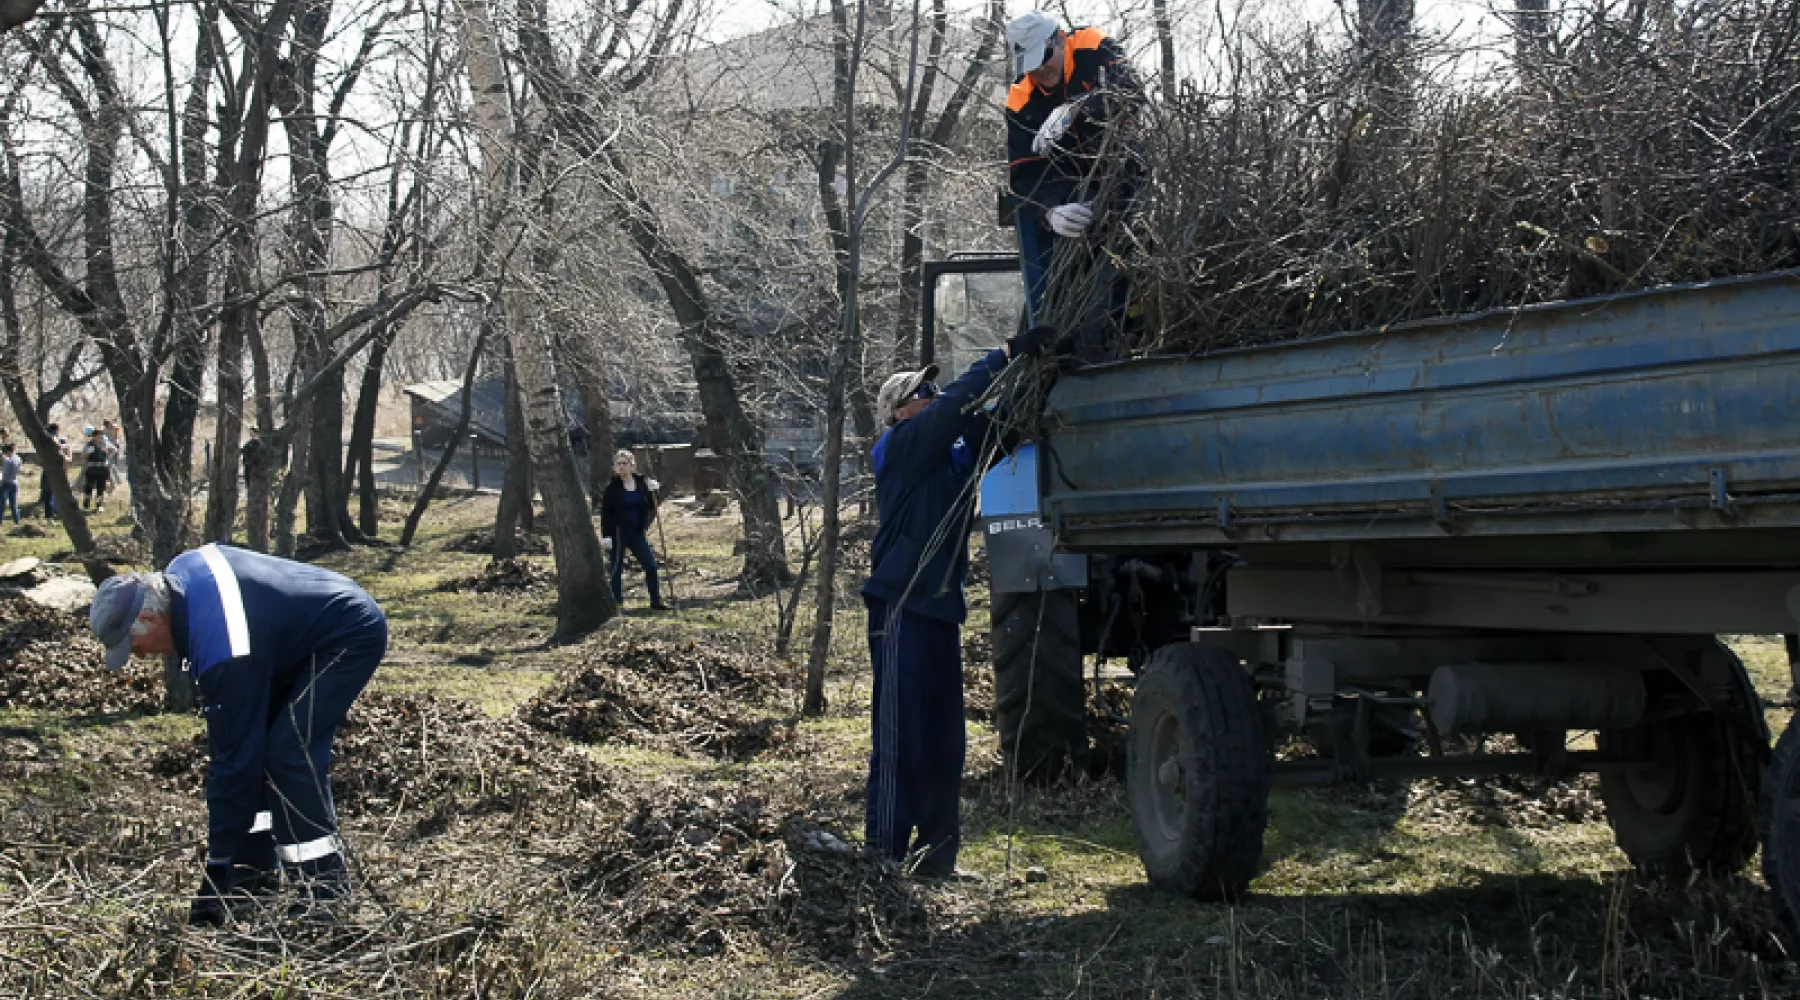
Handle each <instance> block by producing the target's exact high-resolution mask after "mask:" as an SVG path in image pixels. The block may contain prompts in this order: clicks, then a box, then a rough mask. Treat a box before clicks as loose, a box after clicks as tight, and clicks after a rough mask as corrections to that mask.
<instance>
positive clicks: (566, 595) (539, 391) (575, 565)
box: [512, 322, 618, 637]
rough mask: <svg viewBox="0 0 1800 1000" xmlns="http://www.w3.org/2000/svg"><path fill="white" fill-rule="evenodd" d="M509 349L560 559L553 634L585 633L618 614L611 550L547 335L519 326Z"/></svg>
mask: <svg viewBox="0 0 1800 1000" xmlns="http://www.w3.org/2000/svg"><path fill="white" fill-rule="evenodd" d="M512 354H513V367H514V369H515V370H516V371H517V373H518V380H519V393H520V396H521V397H522V402H523V404H524V409H525V422H526V425H527V430H528V432H529V434H530V437H529V440H530V443H531V457H532V471H533V473H534V474H535V475H534V478H535V479H536V480H537V483H538V488H539V489H541V490H542V491H543V493H544V514H545V516H546V517H547V518H549V521H550V546H551V552H552V553H553V555H554V556H555V559H556V592H557V601H556V634H557V635H558V636H563V637H569V636H576V635H581V634H584V633H587V632H591V631H593V630H594V629H596V628H599V627H600V626H601V625H603V624H605V622H606V621H607V619H609V618H611V617H612V616H613V615H615V614H617V613H618V608H617V605H616V604H615V602H614V601H613V593H612V583H611V581H610V580H609V578H608V576H609V574H608V573H607V564H606V552H605V550H604V549H602V548H601V547H600V535H599V533H598V532H597V531H595V530H594V519H593V517H592V515H591V514H589V512H588V503H587V497H586V496H585V495H584V491H583V490H582V488H581V478H580V476H579V474H578V473H577V472H576V470H575V453H574V451H573V450H572V449H571V448H570V446H569V428H568V426H567V425H566V424H565V423H564V422H563V409H562V398H561V394H560V393H559V392H558V390H557V388H556V372H555V369H554V368H553V367H552V364H551V354H550V340H549V337H548V336H547V335H546V334H545V332H544V330H543V327H542V326H541V325H540V324H537V323H524V322H521V323H516V324H515V325H514V327H513V337H512ZM527 500H529V498H527Z"/></svg>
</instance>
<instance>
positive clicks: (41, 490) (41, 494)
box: [38, 476, 56, 521]
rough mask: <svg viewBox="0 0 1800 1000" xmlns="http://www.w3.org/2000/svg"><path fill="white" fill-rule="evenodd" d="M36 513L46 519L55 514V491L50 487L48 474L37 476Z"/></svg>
mask: <svg viewBox="0 0 1800 1000" xmlns="http://www.w3.org/2000/svg"><path fill="white" fill-rule="evenodd" d="M38 513H40V514H42V515H44V520H46V521H47V520H49V519H51V518H53V517H55V516H56V491H55V490H52V489H51V488H50V477H49V476H41V477H39V478H38Z"/></svg>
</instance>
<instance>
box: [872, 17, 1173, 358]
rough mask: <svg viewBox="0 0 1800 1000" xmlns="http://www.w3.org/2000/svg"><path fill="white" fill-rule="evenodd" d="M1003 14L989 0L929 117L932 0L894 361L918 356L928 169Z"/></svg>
mask: <svg viewBox="0 0 1800 1000" xmlns="http://www.w3.org/2000/svg"><path fill="white" fill-rule="evenodd" d="M1158 2H1159V3H1162V2H1164V0H1158ZM1005 17H1006V5H1005V4H1004V3H1003V2H1002V0H993V2H991V3H990V4H989V5H988V12H987V16H986V17H985V18H984V19H982V20H981V21H979V22H977V27H976V32H975V35H976V39H975V46H974V49H973V50H972V51H971V52H970V54H969V56H968V57H967V58H968V61H967V63H966V64H965V65H964V66H963V69H962V73H961V74H960V75H959V76H957V77H956V79H955V82H954V87H953V90H952V91H951V94H950V97H949V99H948V100H947V101H945V103H944V106H943V108H942V109H940V110H939V111H938V112H937V115H936V117H935V118H934V117H933V116H932V107H931V105H932V95H933V93H934V92H935V91H936V89H937V85H938V79H939V77H943V76H947V75H948V72H947V71H948V69H949V67H948V66H947V65H946V59H947V51H946V50H947V48H948V40H949V35H950V30H949V16H948V14H947V12H946V10H945V7H944V0H932V4H931V40H930V44H929V48H928V50H927V53H926V57H925V61H924V64H923V66H921V67H920V70H919V73H920V76H919V92H918V96H917V97H915V98H914V99H913V101H912V105H911V109H910V112H909V113H910V114H911V116H912V120H911V122H910V129H911V132H912V134H913V136H914V137H915V138H916V140H917V141H916V142H915V145H914V150H913V151H912V152H911V153H910V155H908V156H907V158H906V171H905V175H904V178H903V179H902V182H901V189H900V190H901V195H900V225H901V230H902V233H903V235H902V237H901V245H900V292H899V296H898V298H897V299H896V300H895V303H894V364H895V365H896V366H899V367H906V366H908V365H914V364H917V363H918V359H919V342H918V330H919V293H920V287H921V285H922V284H923V283H924V266H925V229H926V216H927V214H928V213H927V206H929V205H930V203H931V198H932V195H933V193H934V187H933V184H932V179H933V168H934V167H936V166H937V165H938V164H937V161H938V159H939V157H941V156H942V155H943V153H944V152H945V151H947V150H948V149H949V147H950V145H951V142H952V140H953V139H954V137H955V136H956V133H957V129H958V128H959V127H960V126H961V125H962V122H963V117H964V114H965V112H967V110H968V107H969V100H970V98H971V97H972V96H973V95H974V94H975V90H976V87H977V86H979V85H980V83H981V81H982V79H983V78H984V77H985V76H986V75H987V74H988V73H989V72H990V70H991V67H992V63H993V59H994V54H995V50H996V49H997V48H998V46H999V39H1000V30H1001V26H1002V24H1003V23H1004V21H1005Z"/></svg>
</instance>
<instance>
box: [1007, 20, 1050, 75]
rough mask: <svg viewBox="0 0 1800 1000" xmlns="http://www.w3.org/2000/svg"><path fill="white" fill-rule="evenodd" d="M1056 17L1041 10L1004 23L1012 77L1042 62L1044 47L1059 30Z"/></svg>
mask: <svg viewBox="0 0 1800 1000" xmlns="http://www.w3.org/2000/svg"><path fill="white" fill-rule="evenodd" d="M1061 30H1062V29H1061V28H1058V27H1057V26H1056V19H1055V18H1053V17H1051V16H1050V15H1048V14H1046V13H1044V12H1043V11H1041V10H1034V11H1032V12H1031V13H1029V14H1021V15H1019V16H1018V17H1015V18H1013V19H1012V20H1011V21H1008V22H1007V23H1006V44H1007V46H1008V47H1010V48H1011V49H1012V66H1013V78H1014V79H1017V78H1019V77H1021V76H1024V75H1025V74H1027V73H1029V72H1031V71H1032V70H1034V69H1037V68H1038V67H1039V66H1042V65H1043V64H1044V49H1045V48H1046V47H1047V46H1048V45H1049V44H1050V39H1052V38H1055V37H1056V33H1057V32H1058V31H1061Z"/></svg>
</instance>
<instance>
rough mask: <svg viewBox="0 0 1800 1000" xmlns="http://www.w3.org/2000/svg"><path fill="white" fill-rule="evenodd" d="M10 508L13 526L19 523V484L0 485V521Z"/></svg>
mask: <svg viewBox="0 0 1800 1000" xmlns="http://www.w3.org/2000/svg"><path fill="white" fill-rule="evenodd" d="M9 507H10V508H12V519H13V523H14V524H18V523H19V484H18V483H0V519H3V518H5V517H6V511H7V508H9Z"/></svg>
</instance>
